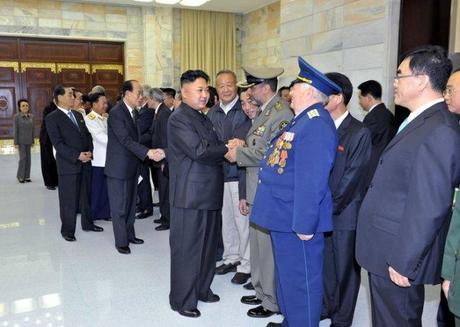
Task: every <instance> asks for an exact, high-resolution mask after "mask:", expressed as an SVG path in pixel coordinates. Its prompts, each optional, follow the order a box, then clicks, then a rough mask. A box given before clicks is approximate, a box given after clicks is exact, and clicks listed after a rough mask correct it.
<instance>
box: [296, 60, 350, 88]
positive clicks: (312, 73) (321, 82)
mask: <svg viewBox="0 0 460 327" xmlns="http://www.w3.org/2000/svg"><path fill="white" fill-rule="evenodd" d="M298 61H299V69H300V72H299V75H298V76H297V80H298V81H302V82H304V83H307V84H309V85H311V86H313V87H314V88H316V89H318V90H319V91H321V92H323V93H324V94H325V95H327V96H329V95H331V94H338V93H342V88H341V87H340V86H338V85H337V84H335V83H334V82H333V81H331V80H330V79H329V78H327V77H326V76H325V75H324V74H323V73H321V72H320V71H319V70H317V69H316V68H315V67H313V66H312V65H310V64H309V63H308V62H306V61H305V60H304V59H303V58H302V57H298Z"/></svg>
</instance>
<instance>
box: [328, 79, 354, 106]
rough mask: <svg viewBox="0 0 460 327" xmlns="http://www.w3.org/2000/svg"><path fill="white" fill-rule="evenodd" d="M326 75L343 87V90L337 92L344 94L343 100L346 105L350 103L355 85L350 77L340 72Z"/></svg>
mask: <svg viewBox="0 0 460 327" xmlns="http://www.w3.org/2000/svg"><path fill="white" fill-rule="evenodd" d="M325 75H326V77H327V78H329V79H330V80H331V81H333V82H334V83H335V84H337V85H338V86H340V87H341V88H342V92H339V93H335V94H342V95H343V102H344V103H345V105H348V103H349V102H350V100H351V97H352V95H353V85H352V84H351V82H350V79H349V78H348V77H346V76H345V75H344V74H340V73H337V72H332V73H326V74H325Z"/></svg>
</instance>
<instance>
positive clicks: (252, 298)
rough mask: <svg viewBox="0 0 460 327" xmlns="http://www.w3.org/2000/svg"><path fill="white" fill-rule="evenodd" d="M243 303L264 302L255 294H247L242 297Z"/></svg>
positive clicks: (256, 303)
mask: <svg viewBox="0 0 460 327" xmlns="http://www.w3.org/2000/svg"><path fill="white" fill-rule="evenodd" d="M241 303H244V304H249V305H258V304H261V303H262V300H259V299H258V298H257V296H255V295H245V296H243V297H242V298H241Z"/></svg>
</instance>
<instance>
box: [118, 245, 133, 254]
mask: <svg viewBox="0 0 460 327" xmlns="http://www.w3.org/2000/svg"><path fill="white" fill-rule="evenodd" d="M117 251H118V252H120V253H121V254H130V253H131V249H130V248H129V246H117Z"/></svg>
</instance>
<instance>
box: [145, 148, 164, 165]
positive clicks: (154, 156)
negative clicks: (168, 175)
mask: <svg viewBox="0 0 460 327" xmlns="http://www.w3.org/2000/svg"><path fill="white" fill-rule="evenodd" d="M147 156H148V157H149V159H150V160H153V161H156V162H159V161H161V160H163V159H164V158H165V157H166V153H165V151H164V150H163V149H150V150H149V151H148V152H147Z"/></svg>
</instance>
